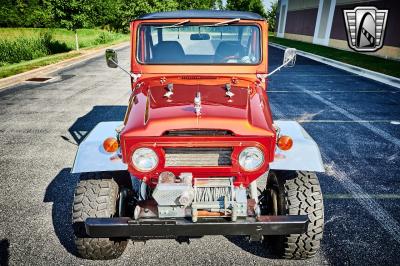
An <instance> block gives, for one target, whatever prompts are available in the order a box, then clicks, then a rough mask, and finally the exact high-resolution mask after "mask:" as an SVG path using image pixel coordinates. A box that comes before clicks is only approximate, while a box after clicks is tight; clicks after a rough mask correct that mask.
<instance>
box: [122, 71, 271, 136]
mask: <svg viewBox="0 0 400 266" xmlns="http://www.w3.org/2000/svg"><path fill="white" fill-rule="evenodd" d="M168 83H173V95H172V96H171V97H170V99H168V98H167V97H165V96H164V94H165V93H166V92H167V91H168V90H167V84H168ZM226 83H231V79H230V78H229V79H228V78H225V79H224V78H208V79H197V80H187V79H182V78H174V79H169V80H168V81H166V82H164V83H163V84H161V82H160V78H157V79H156V78H152V79H147V80H143V81H142V83H141V86H140V88H139V90H140V92H139V93H137V95H136V97H135V98H134V99H133V100H132V103H131V109H130V113H129V117H128V120H127V123H126V126H125V129H124V132H123V134H124V136H161V135H162V134H163V133H164V132H165V131H168V130H177V129H223V130H230V131H232V132H233V133H234V134H236V135H243V136H245V135H250V136H251V135H257V136H268V135H272V134H273V129H272V119H271V114H270V111H269V108H268V104H267V103H266V95H265V92H264V91H263V90H262V88H261V87H258V86H256V85H255V84H256V83H255V82H254V81H249V80H244V79H243V80H237V83H236V84H231V92H233V93H234V96H233V97H232V98H229V97H228V96H227V95H226V89H225V84H226ZM197 92H200V95H201V114H200V115H197V114H196V112H195V108H194V98H195V96H196V93H197Z"/></svg>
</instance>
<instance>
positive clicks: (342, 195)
mask: <svg viewBox="0 0 400 266" xmlns="http://www.w3.org/2000/svg"><path fill="white" fill-rule="evenodd" d="M365 197H367V198H371V199H377V200H400V194H382V193H380V194H365V195H363V194H359V195H353V194H351V193H337V194H335V193H324V200H327V199H328V200H336V199H338V200H340V199H344V200H346V199H365Z"/></svg>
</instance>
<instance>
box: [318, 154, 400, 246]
mask: <svg viewBox="0 0 400 266" xmlns="http://www.w3.org/2000/svg"><path fill="white" fill-rule="evenodd" d="M322 158H323V159H324V161H325V162H329V163H327V164H325V169H326V174H327V175H329V176H331V177H333V178H334V179H335V180H336V181H338V182H339V183H340V184H341V185H342V186H343V188H344V189H346V190H347V191H348V192H349V193H350V194H351V195H352V196H353V198H354V199H355V200H356V201H357V202H358V203H359V204H360V205H361V206H362V207H363V208H364V209H366V210H367V211H368V213H369V214H370V215H372V216H373V217H374V218H375V220H376V221H378V222H379V224H380V225H381V226H382V227H383V228H384V229H385V230H386V231H387V232H388V233H389V234H390V235H391V236H392V237H393V239H394V240H396V242H397V243H399V244H400V224H399V223H398V222H397V221H396V220H395V219H394V218H393V216H392V215H391V214H390V213H388V212H387V211H386V210H385V209H384V208H382V206H381V205H379V203H377V202H376V201H375V200H374V199H373V198H372V197H371V196H370V195H369V194H367V193H366V192H365V191H364V190H363V189H362V188H361V187H360V186H359V185H358V184H356V183H355V182H354V181H353V180H352V179H351V178H350V177H349V176H348V175H347V174H346V173H345V172H343V171H341V170H339V169H338V168H337V166H336V165H335V163H334V162H333V161H332V160H331V159H330V158H329V157H328V156H326V155H325V154H323V153H322Z"/></svg>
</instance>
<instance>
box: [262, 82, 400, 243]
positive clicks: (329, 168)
mask: <svg viewBox="0 0 400 266" xmlns="http://www.w3.org/2000/svg"><path fill="white" fill-rule="evenodd" d="M297 87H299V86H297ZM300 89H302V90H304V91H305V92H306V93H307V94H309V95H310V96H312V97H314V98H316V99H317V100H319V101H321V102H322V103H324V104H326V105H328V106H330V107H331V108H333V109H335V110H336V111H338V112H340V113H342V114H343V115H345V116H346V117H348V118H349V119H351V120H353V121H355V122H356V123H358V124H360V125H363V126H364V127H366V128H367V129H369V130H371V131H372V132H374V133H375V134H378V135H380V136H381V137H382V138H384V139H387V140H389V141H390V142H392V143H393V142H394V144H396V145H399V144H400V141H399V140H398V139H396V138H394V137H393V136H391V135H390V134H388V133H386V132H384V131H383V130H380V129H378V128H376V127H374V126H372V125H371V124H370V123H360V122H357V121H361V120H362V119H359V118H358V117H357V116H355V115H353V114H351V113H349V112H347V111H346V110H344V109H343V108H341V107H339V106H337V105H335V104H333V103H332V102H329V101H328V100H326V99H324V98H322V97H320V96H318V95H315V94H313V93H312V92H311V91H308V90H306V89H303V88H300ZM270 105H271V109H272V110H273V112H275V114H276V115H277V116H279V117H281V118H282V117H285V115H284V114H283V113H282V112H281V111H280V110H279V108H277V106H276V105H274V104H270ZM321 155H322V157H323V161H324V162H326V163H325V170H326V174H327V175H328V176H331V177H332V178H334V179H335V180H336V181H337V182H339V183H340V184H341V185H342V187H343V188H344V189H345V190H347V192H348V193H349V194H350V195H352V198H353V199H354V200H356V201H357V202H358V203H359V204H360V205H361V206H362V207H363V208H364V209H365V210H366V211H367V212H368V213H369V214H370V215H371V216H372V217H374V219H375V220H376V221H377V222H378V223H379V224H380V225H381V226H382V228H384V229H385V230H386V231H387V232H388V233H389V234H390V235H391V236H392V237H393V239H394V240H395V241H396V242H397V243H399V244H400V224H399V223H398V222H397V221H396V220H395V219H394V218H393V216H392V215H391V214H390V213H388V212H387V211H386V210H385V209H384V208H383V207H382V206H381V205H380V204H379V203H378V202H376V201H375V199H373V198H372V197H371V196H370V195H369V194H367V193H366V192H365V191H364V190H363V189H362V188H361V187H360V186H359V185H358V184H356V183H355V182H354V181H353V180H352V179H351V178H350V177H349V176H348V175H346V173H344V172H343V171H341V170H340V169H338V167H337V166H336V165H335V163H334V161H333V160H332V159H330V158H329V157H328V156H327V155H325V154H324V153H322V152H321Z"/></svg>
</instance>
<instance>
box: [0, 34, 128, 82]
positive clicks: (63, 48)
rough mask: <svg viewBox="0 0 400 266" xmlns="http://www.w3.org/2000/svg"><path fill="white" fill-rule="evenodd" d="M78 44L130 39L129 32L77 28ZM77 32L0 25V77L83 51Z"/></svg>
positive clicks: (87, 45) (86, 46)
mask: <svg viewBox="0 0 400 266" xmlns="http://www.w3.org/2000/svg"><path fill="white" fill-rule="evenodd" d="M78 39H79V47H80V48H82V49H84V50H85V49H91V48H96V47H100V46H108V45H112V44H116V43H119V42H122V41H127V40H129V35H126V34H121V33H115V32H109V31H105V30H99V29H80V30H78ZM74 49H75V33H74V32H73V31H69V30H65V29H36V28H35V29H33V28H0V78H4V77H8V76H11V75H15V74H18V73H22V72H25V71H28V70H31V69H34V68H37V67H40V66H45V65H48V64H53V63H56V62H59V61H62V60H65V59H68V58H72V57H75V56H78V55H80V53H78V52H71V51H73V50H74Z"/></svg>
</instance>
